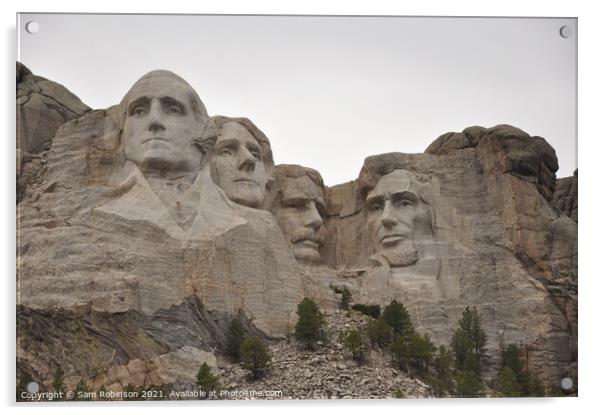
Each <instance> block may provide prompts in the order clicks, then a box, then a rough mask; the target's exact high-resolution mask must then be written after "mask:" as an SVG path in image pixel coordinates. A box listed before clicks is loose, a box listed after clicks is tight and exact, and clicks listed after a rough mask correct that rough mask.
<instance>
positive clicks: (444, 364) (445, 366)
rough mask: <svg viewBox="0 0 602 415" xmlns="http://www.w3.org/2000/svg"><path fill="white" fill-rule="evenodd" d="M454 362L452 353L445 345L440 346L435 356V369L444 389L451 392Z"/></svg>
mask: <svg viewBox="0 0 602 415" xmlns="http://www.w3.org/2000/svg"><path fill="white" fill-rule="evenodd" d="M452 363H453V357H452V355H451V353H450V352H449V351H448V350H447V348H446V347H445V346H443V345H441V346H439V351H438V353H437V356H436V357H435V371H436V372H437V379H438V380H439V381H440V382H441V386H442V388H443V390H444V391H448V392H451V391H452V389H453V375H452V368H451V366H452Z"/></svg>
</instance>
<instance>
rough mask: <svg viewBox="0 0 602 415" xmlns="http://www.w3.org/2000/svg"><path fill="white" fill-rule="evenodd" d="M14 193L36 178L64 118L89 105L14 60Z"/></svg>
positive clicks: (20, 192) (23, 189)
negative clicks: (15, 90) (15, 115)
mask: <svg viewBox="0 0 602 415" xmlns="http://www.w3.org/2000/svg"><path fill="white" fill-rule="evenodd" d="M16 73H17V110H16V112H17V183H18V185H17V195H18V197H20V196H21V195H22V194H23V192H24V191H25V188H26V187H27V186H28V184H30V183H31V182H32V181H34V180H36V177H37V176H38V173H39V172H40V169H42V167H43V165H44V164H45V153H46V152H47V151H48V149H49V148H50V145H51V142H52V138H53V137H54V134H55V133H56V131H57V130H58V128H59V127H60V126H61V125H62V124H63V123H65V122H66V121H69V120H72V119H74V118H77V117H79V116H80V115H82V114H84V113H86V112H89V111H90V108H89V107H88V106H87V105H85V104H84V103H83V102H81V101H80V99H79V98H78V97H76V96H75V95H73V94H72V93H71V92H69V90H67V89H66V88H65V87H64V86H62V85H60V84H57V83H56V82H52V81H49V80H47V79H45V78H42V77H41V76H37V75H34V74H33V73H32V72H31V71H30V70H29V69H28V68H27V67H26V66H25V65H23V64H22V63H20V62H17V70H16Z"/></svg>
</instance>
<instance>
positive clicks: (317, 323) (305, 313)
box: [295, 298, 324, 350]
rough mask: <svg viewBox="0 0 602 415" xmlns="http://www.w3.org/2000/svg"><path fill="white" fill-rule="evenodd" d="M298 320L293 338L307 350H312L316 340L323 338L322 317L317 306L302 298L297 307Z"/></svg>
mask: <svg viewBox="0 0 602 415" xmlns="http://www.w3.org/2000/svg"><path fill="white" fill-rule="evenodd" d="M297 315H298V316H299V320H298V321H297V324H296V325H295V337H296V338H297V340H298V341H299V342H301V343H303V344H304V345H305V347H306V348H307V349H308V350H313V349H314V347H315V344H316V342H317V341H318V340H320V339H323V338H324V316H323V315H322V313H321V312H320V309H319V308H318V305H317V304H316V303H315V302H313V301H312V300H310V299H309V298H304V299H303V300H302V301H301V302H300V303H299V304H298V305H297Z"/></svg>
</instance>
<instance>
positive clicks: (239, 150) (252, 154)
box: [211, 122, 268, 208]
mask: <svg viewBox="0 0 602 415" xmlns="http://www.w3.org/2000/svg"><path fill="white" fill-rule="evenodd" d="M211 174H212V176H213V180H214V181H215V183H217V185H218V186H219V187H221V188H222V189H223V191H224V192H225V193H226V195H227V196H228V198H229V199H230V200H232V201H234V202H236V203H239V204H241V205H245V206H249V207H253V208H257V207H260V206H261V204H262V203H263V199H264V196H265V188H266V184H267V182H268V176H267V173H266V171H265V166H264V164H263V157H262V151H261V147H260V146H259V143H258V142H257V140H256V139H255V137H253V135H252V134H251V133H250V132H249V131H247V129H246V128H245V127H243V126H242V125H241V124H239V123H237V122H228V123H226V124H224V126H223V128H222V130H221V132H220V135H219V137H218V138H217V142H216V143H215V147H214V149H213V154H212V156H211Z"/></svg>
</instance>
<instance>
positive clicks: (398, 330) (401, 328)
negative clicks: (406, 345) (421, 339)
mask: <svg viewBox="0 0 602 415" xmlns="http://www.w3.org/2000/svg"><path fill="white" fill-rule="evenodd" d="M383 319H384V320H385V321H386V322H387V324H388V325H389V327H391V330H392V331H393V335H394V336H401V337H404V338H405V339H406V340H408V339H409V338H410V336H411V335H412V334H414V325H413V324H412V320H411V319H410V314H409V313H408V311H407V310H406V308H405V307H404V305H403V304H401V303H398V302H397V301H395V300H393V301H391V303H390V304H389V305H388V306H386V307H385V310H384V311H383Z"/></svg>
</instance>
